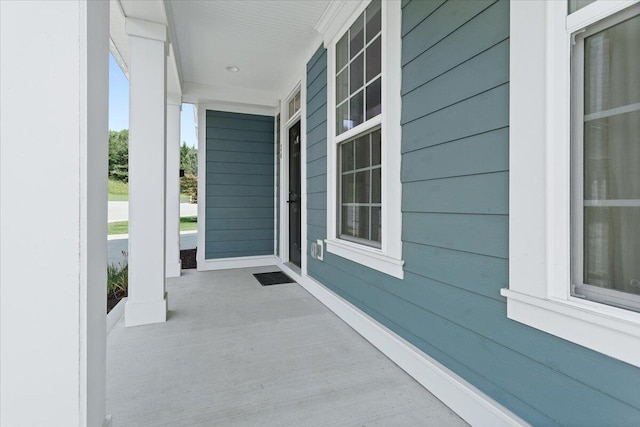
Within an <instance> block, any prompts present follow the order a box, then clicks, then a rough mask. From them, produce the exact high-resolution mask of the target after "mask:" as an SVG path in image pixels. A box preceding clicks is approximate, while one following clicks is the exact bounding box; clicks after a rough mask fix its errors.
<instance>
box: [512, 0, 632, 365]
mask: <svg viewBox="0 0 640 427" xmlns="http://www.w3.org/2000/svg"><path fill="white" fill-rule="evenodd" d="M639 15H640V3H639V2H638V1H615V0H605V1H603V0H569V1H554V2H543V1H539V2H512V3H511V22H510V25H511V40H510V43H511V51H510V54H511V58H510V74H511V75H510V80H511V81H510V189H509V198H510V202H509V211H510V225H509V246H510V248H509V270H510V272H509V289H503V291H502V294H503V295H504V296H506V297H507V314H508V316H509V318H511V319H513V320H516V321H519V322H522V323H525V324H527V325H529V326H532V327H535V328H538V329H541V330H543V331H545V332H548V333H551V334H553V335H556V336H559V337H562V338H564V339H566V340H569V341H572V342H575V343H577V344H580V345H582V346H585V347H587V348H590V349H593V350H596V351H599V352H601V353H604V354H607V355H609V356H612V357H615V358H618V359H620V360H623V361H625V362H627V363H630V364H632V365H635V366H640V304H639V301H640V299H639V298H638V296H640V288H636V287H637V285H638V284H639V283H638V280H640V202H639V200H640V172H639V171H638V167H637V165H638V164H640V44H639V43H638V40H640V16H639Z"/></svg>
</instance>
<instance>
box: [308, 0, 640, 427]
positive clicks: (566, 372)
mask: <svg viewBox="0 0 640 427" xmlns="http://www.w3.org/2000/svg"><path fill="white" fill-rule="evenodd" d="M402 6H403V31H402V34H403V36H404V37H403V52H402V58H403V64H404V66H403V73H402V82H403V86H402V94H403V103H402V107H403V111H402V120H403V121H402V123H403V126H402V134H403V139H402V147H401V150H402V153H403V155H402V175H401V179H402V182H403V186H402V187H403V190H402V191H403V202H402V210H403V219H402V221H403V224H402V225H403V228H402V230H403V234H402V239H403V257H404V260H405V278H404V280H398V279H396V278H393V277H390V276H387V275H384V274H381V273H379V272H377V271H374V270H371V269H369V268H367V267H364V266H362V265H359V264H356V263H353V262H351V261H349V260H346V259H344V258H341V257H338V256H335V255H333V254H330V253H325V258H324V261H323V262H321V261H318V260H315V259H313V258H309V261H308V271H309V274H310V275H311V276H312V277H314V278H315V279H317V280H318V281H320V282H321V283H323V284H324V285H325V286H326V287H327V288H329V289H331V290H332V291H334V292H336V293H337V294H338V295H340V296H342V297H343V298H345V299H347V300H348V301H349V302H350V303H352V304H354V305H355V306H356V307H358V308H360V309H361V310H362V311H364V312H365V313H367V314H369V315H370V316H372V317H373V318H374V319H376V320H377V321H378V322H380V323H381V324H383V325H385V326H386V327H388V328H390V329H391V330H393V331H395V332H396V333H397V334H399V335H400V336H402V337H403V338H405V339H406V340H408V341H409V342H411V343H412V344H414V345H415V346H416V347H418V348H420V349H421V350H422V351H424V352H425V353H427V354H428V355H430V356H431V357H433V358H435V359H436V360H438V361H439V362H440V363H442V364H444V365H445V366H447V367H448V368H449V369H451V370H452V371H454V372H456V373H457V374H458V375H460V376H461V377H463V378H465V379H466V380H467V381H469V382H470V383H472V384H473V385H475V386H476V387H478V388H479V389H480V390H482V391H483V392H484V393H486V394H487V395H489V396H490V397H492V398H494V399H495V400H497V401H498V402H500V403H501V404H503V405H505V406H506V407H507V408H509V409H510V410H512V411H514V412H515V413H516V414H518V415H519V416H521V417H523V418H524V419H525V420H527V421H528V422H530V423H532V424H534V425H586V426H593V425H633V424H634V423H637V420H638V419H640V394H639V393H637V390H638V384H640V370H639V369H637V368H635V367H632V366H630V365H628V364H625V363H623V362H620V361H618V360H615V359H613V358H610V357H607V356H604V355H602V354H600V353H596V352H593V351H590V350H587V349H585V348H583V347H580V346H578V345H575V344H572V343H570V342H567V341H565V340H562V339H560V338H558V337H554V336H552V335H549V334H546V333H544V332H541V331H538V330H536V329H533V328H530V327H527V326H524V325H522V324H520V323H517V322H514V321H511V320H509V319H508V318H507V317H506V302H505V299H504V298H503V297H502V296H501V295H500V289H501V288H504V287H507V286H508V279H509V274H508V272H509V268H508V226H509V219H508V214H509V212H508V184H509V172H508V168H509V162H508V156H509V129H508V126H509V117H508V101H509V86H508V75H509V69H508V62H509V55H508V53H509V40H508V37H509V2H508V1H506V0H498V1H496V2H492V1H478V2H463V1H453V0H449V1H446V2H444V1H441V0H429V1H422V0H421V1H418V0H413V1H408V0H405V1H403V2H402ZM318 67H325V68H326V51H325V50H324V49H323V48H320V49H318V51H317V52H316V54H315V55H314V57H313V58H312V60H311V61H310V62H309V64H308V66H307V72H308V74H309V75H311V74H312V75H316V76H319V75H321V74H322V71H321V70H318ZM316 89H317V87H316V86H314V90H316ZM311 103H314V106H315V107H316V108H315V109H314V110H311V109H309V110H308V111H309V113H308V123H309V122H312V123H313V124H314V127H313V128H309V130H308V135H307V150H308V151H307V154H308V158H307V162H308V163H307V186H308V191H309V193H310V194H309V195H308V200H307V208H308V211H307V213H308V229H307V230H308V232H307V239H308V240H309V242H313V241H315V240H316V239H324V238H326V215H327V212H326V196H327V194H326V171H327V166H326V148H327V145H326V143H327V142H326V136H327V135H326V114H327V111H326V107H325V108H322V109H318V108H317V107H318V106H320V105H324V104H325V103H326V87H324V88H322V89H321V90H320V91H319V92H317V93H316V94H315V95H314V97H313V98H312V99H310V100H309V104H308V107H309V106H310V105H311ZM319 114H321V115H319ZM328 114H332V112H331V111H329V112H328Z"/></svg>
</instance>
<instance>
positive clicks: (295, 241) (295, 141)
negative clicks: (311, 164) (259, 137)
mask: <svg viewBox="0 0 640 427" xmlns="http://www.w3.org/2000/svg"><path fill="white" fill-rule="evenodd" d="M300 181H301V176H300V121H298V122H297V123H296V124H294V125H293V126H291V127H290V128H289V200H288V201H287V203H288V204H289V261H290V262H292V263H294V264H295V265H297V266H298V267H300V260H301V257H302V253H301V248H302V215H301V214H302V195H301V194H300V193H301V185H300Z"/></svg>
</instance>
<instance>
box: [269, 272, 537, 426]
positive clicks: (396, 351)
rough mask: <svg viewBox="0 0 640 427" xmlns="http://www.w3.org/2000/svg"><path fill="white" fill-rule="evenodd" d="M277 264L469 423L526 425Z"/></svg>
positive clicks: (339, 300) (343, 303)
mask: <svg viewBox="0 0 640 427" xmlns="http://www.w3.org/2000/svg"><path fill="white" fill-rule="evenodd" d="M278 267H279V268H280V269H282V271H284V272H285V273H286V274H288V275H289V276H290V277H291V278H293V279H294V280H296V281H297V282H298V283H299V284H300V285H301V286H302V287H303V288H304V289H305V290H307V292H309V293H310V294H311V295H313V296H314V297H315V298H316V299H317V300H318V301H320V302H321V303H322V304H323V305H325V306H326V307H327V308H328V309H329V310H331V311H332V312H333V313H335V314H336V315H337V316H338V317H340V318H341V319H342V320H344V321H345V322H346V323H347V324H348V325H349V326H351V327H352V328H353V329H354V330H355V331H356V332H358V333H359V334H360V335H362V337H364V338H365V339H366V340H367V341H369V342H370V343H371V344H373V345H374V346H375V347H376V348H377V349H378V350H380V351H381V352H382V353H383V354H384V355H385V356H387V357H388V358H389V359H391V360H392V361H393V362H394V363H395V364H396V365H398V366H399V367H400V368H402V369H403V370H404V371H405V372H407V373H408V374H409V375H410V376H411V377H413V378H414V379H415V380H416V381H418V382H419V383H420V384H421V385H422V386H423V387H424V388H426V389H427V390H428V391H429V392H430V393H431V394H433V395H434V396H435V397H437V398H438V399H440V400H441V401H442V402H443V403H444V404H445V405H447V406H448V407H449V408H451V409H452V410H453V411H454V412H455V413H456V414H458V416H460V417H461V418H463V419H464V420H465V421H466V422H468V423H469V424H471V425H473V426H492V427H493V426H526V425H529V424H528V423H527V422H526V421H524V420H523V419H522V418H520V417H518V416H517V415H515V414H514V413H513V412H511V411H510V410H508V409H507V408H505V407H504V406H502V405H500V404H499V403H498V402H496V401H494V400H493V399H491V398H490V397H489V396H487V395H486V394H484V393H483V392H482V391H480V390H478V389H477V388H476V387H474V386H473V385H471V384H470V383H468V382H467V381H466V380H464V379H463V378H461V377H460V376H458V375H457V374H455V373H454V372H452V371H451V370H449V369H448V368H446V367H445V366H443V365H442V364H440V363H439V362H437V361H436V360H435V359H433V358H431V357H429V356H428V355H426V354H425V353H423V352H422V351H421V350H419V349H418V348H416V347H415V346H413V345H412V344H410V343H409V342H407V341H406V340H404V339H403V338H401V337H400V336H398V335H397V334H396V333H395V332H393V331H391V330H389V329H388V328H386V327H384V326H382V325H381V324H380V323H378V322H376V321H375V320H374V319H372V318H371V317H370V316H368V315H367V314H365V313H363V312H362V311H361V310H359V309H358V308H356V307H355V306H353V305H352V304H350V303H349V302H347V301H346V300H344V299H343V298H341V297H339V296H338V295H336V294H335V293H333V292H331V291H330V290H329V289H327V288H325V287H324V286H323V285H322V284H320V283H319V282H317V281H316V280H314V279H313V278H311V277H309V276H308V275H304V276H301V275H299V274H297V273H296V272H295V271H293V270H292V269H291V268H289V267H288V266H286V265H284V264H283V263H281V262H280V263H278Z"/></svg>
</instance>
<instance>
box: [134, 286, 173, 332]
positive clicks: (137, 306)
mask: <svg viewBox="0 0 640 427" xmlns="http://www.w3.org/2000/svg"><path fill="white" fill-rule="evenodd" d="M166 321H167V293H166V292H165V294H164V298H163V299H161V300H157V301H143V302H135V301H131V300H129V301H127V303H126V304H125V306H124V325H125V326H126V327H130V326H141V325H150V324H152V323H163V322H166Z"/></svg>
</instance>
